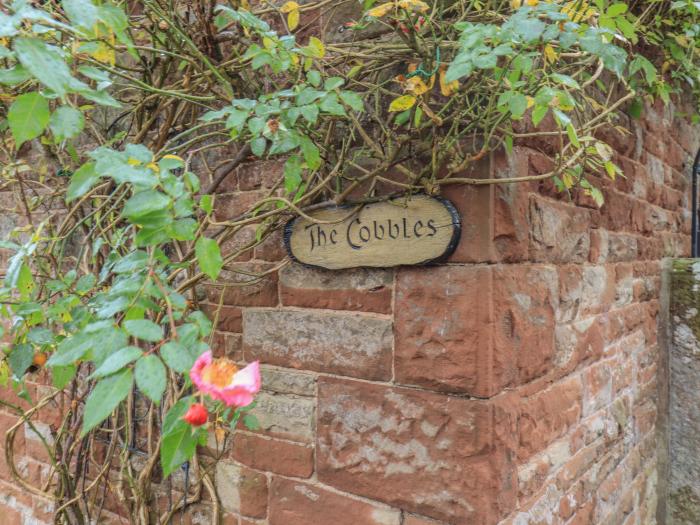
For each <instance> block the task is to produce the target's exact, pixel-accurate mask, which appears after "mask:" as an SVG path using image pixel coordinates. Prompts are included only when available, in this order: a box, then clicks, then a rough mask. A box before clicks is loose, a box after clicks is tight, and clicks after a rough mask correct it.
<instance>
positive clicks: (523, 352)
mask: <svg viewBox="0 0 700 525" xmlns="http://www.w3.org/2000/svg"><path fill="white" fill-rule="evenodd" d="M558 283H559V280H558V275H557V271H556V269H555V268H553V267H549V266H523V265H508V266H497V267H495V268H494V270H493V306H492V309H493V312H494V349H493V381H494V383H495V384H496V385H500V386H503V385H506V384H513V383H522V382H526V381H529V380H531V379H533V378H535V377H539V376H540V375H542V374H544V373H545V372H546V371H547V370H548V369H549V366H550V363H551V360H552V357H553V355H554V325H555V322H554V314H555V312H556V311H557V307H558V303H559V288H558Z"/></svg>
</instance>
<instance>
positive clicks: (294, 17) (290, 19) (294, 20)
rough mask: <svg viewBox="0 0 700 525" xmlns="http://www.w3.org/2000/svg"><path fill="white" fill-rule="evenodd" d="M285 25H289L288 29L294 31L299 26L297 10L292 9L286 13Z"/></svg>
mask: <svg viewBox="0 0 700 525" xmlns="http://www.w3.org/2000/svg"><path fill="white" fill-rule="evenodd" d="M287 27H289V30H290V31H294V30H295V29H296V28H297V27H299V10H298V9H294V10H293V11H290V12H289V14H288V15H287Z"/></svg>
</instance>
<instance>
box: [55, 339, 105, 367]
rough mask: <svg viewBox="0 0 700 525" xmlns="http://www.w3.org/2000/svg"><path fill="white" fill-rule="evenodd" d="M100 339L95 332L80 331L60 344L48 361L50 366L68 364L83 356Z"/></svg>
mask: <svg viewBox="0 0 700 525" xmlns="http://www.w3.org/2000/svg"><path fill="white" fill-rule="evenodd" d="M96 339H98V338H97V337H96V336H95V334H92V333H85V332H80V333H78V334H75V335H73V336H70V337H67V338H66V339H64V340H63V341H61V343H60V344H59V345H58V349H57V350H56V352H54V354H53V355H52V356H51V357H50V358H49V360H48V362H47V363H46V364H47V365H48V366H66V365H72V364H73V363H74V362H76V361H77V360H79V359H80V358H81V357H83V356H84V355H85V354H86V353H87V352H88V351H89V350H90V349H91V348H92V346H93V345H94V344H95V340H96Z"/></svg>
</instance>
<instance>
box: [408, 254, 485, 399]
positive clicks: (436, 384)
mask: <svg viewBox="0 0 700 525" xmlns="http://www.w3.org/2000/svg"><path fill="white" fill-rule="evenodd" d="M490 302H491V269H490V268H489V267H485V266H477V267H473V266H444V267H440V268H434V269H432V270H431V271H430V272H429V273H426V272H425V271H421V270H420V269H415V268H405V269H401V270H399V273H398V277H397V285H396V328H395V333H396V335H395V337H396V348H395V368H396V380H397V381H398V382H400V383H403V384H413V385H421V386H426V387H430V388H435V389H438V390H445V391H452V392H466V393H469V394H472V395H478V396H484V395H489V394H492V393H493V387H492V385H491V383H490V377H491V370H490V366H491V309H490Z"/></svg>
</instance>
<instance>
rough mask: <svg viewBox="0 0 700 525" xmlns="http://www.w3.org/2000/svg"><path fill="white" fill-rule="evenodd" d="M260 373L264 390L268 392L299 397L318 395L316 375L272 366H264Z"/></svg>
mask: <svg viewBox="0 0 700 525" xmlns="http://www.w3.org/2000/svg"><path fill="white" fill-rule="evenodd" d="M260 373H261V375H262V384H263V388H264V389H265V390H266V391H268V392H277V393H280V394H296V395H299V396H314V395H316V375H315V374H309V373H307V372H297V371H296V370H289V369H285V368H275V367H270V366H262V367H261V370H260Z"/></svg>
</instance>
